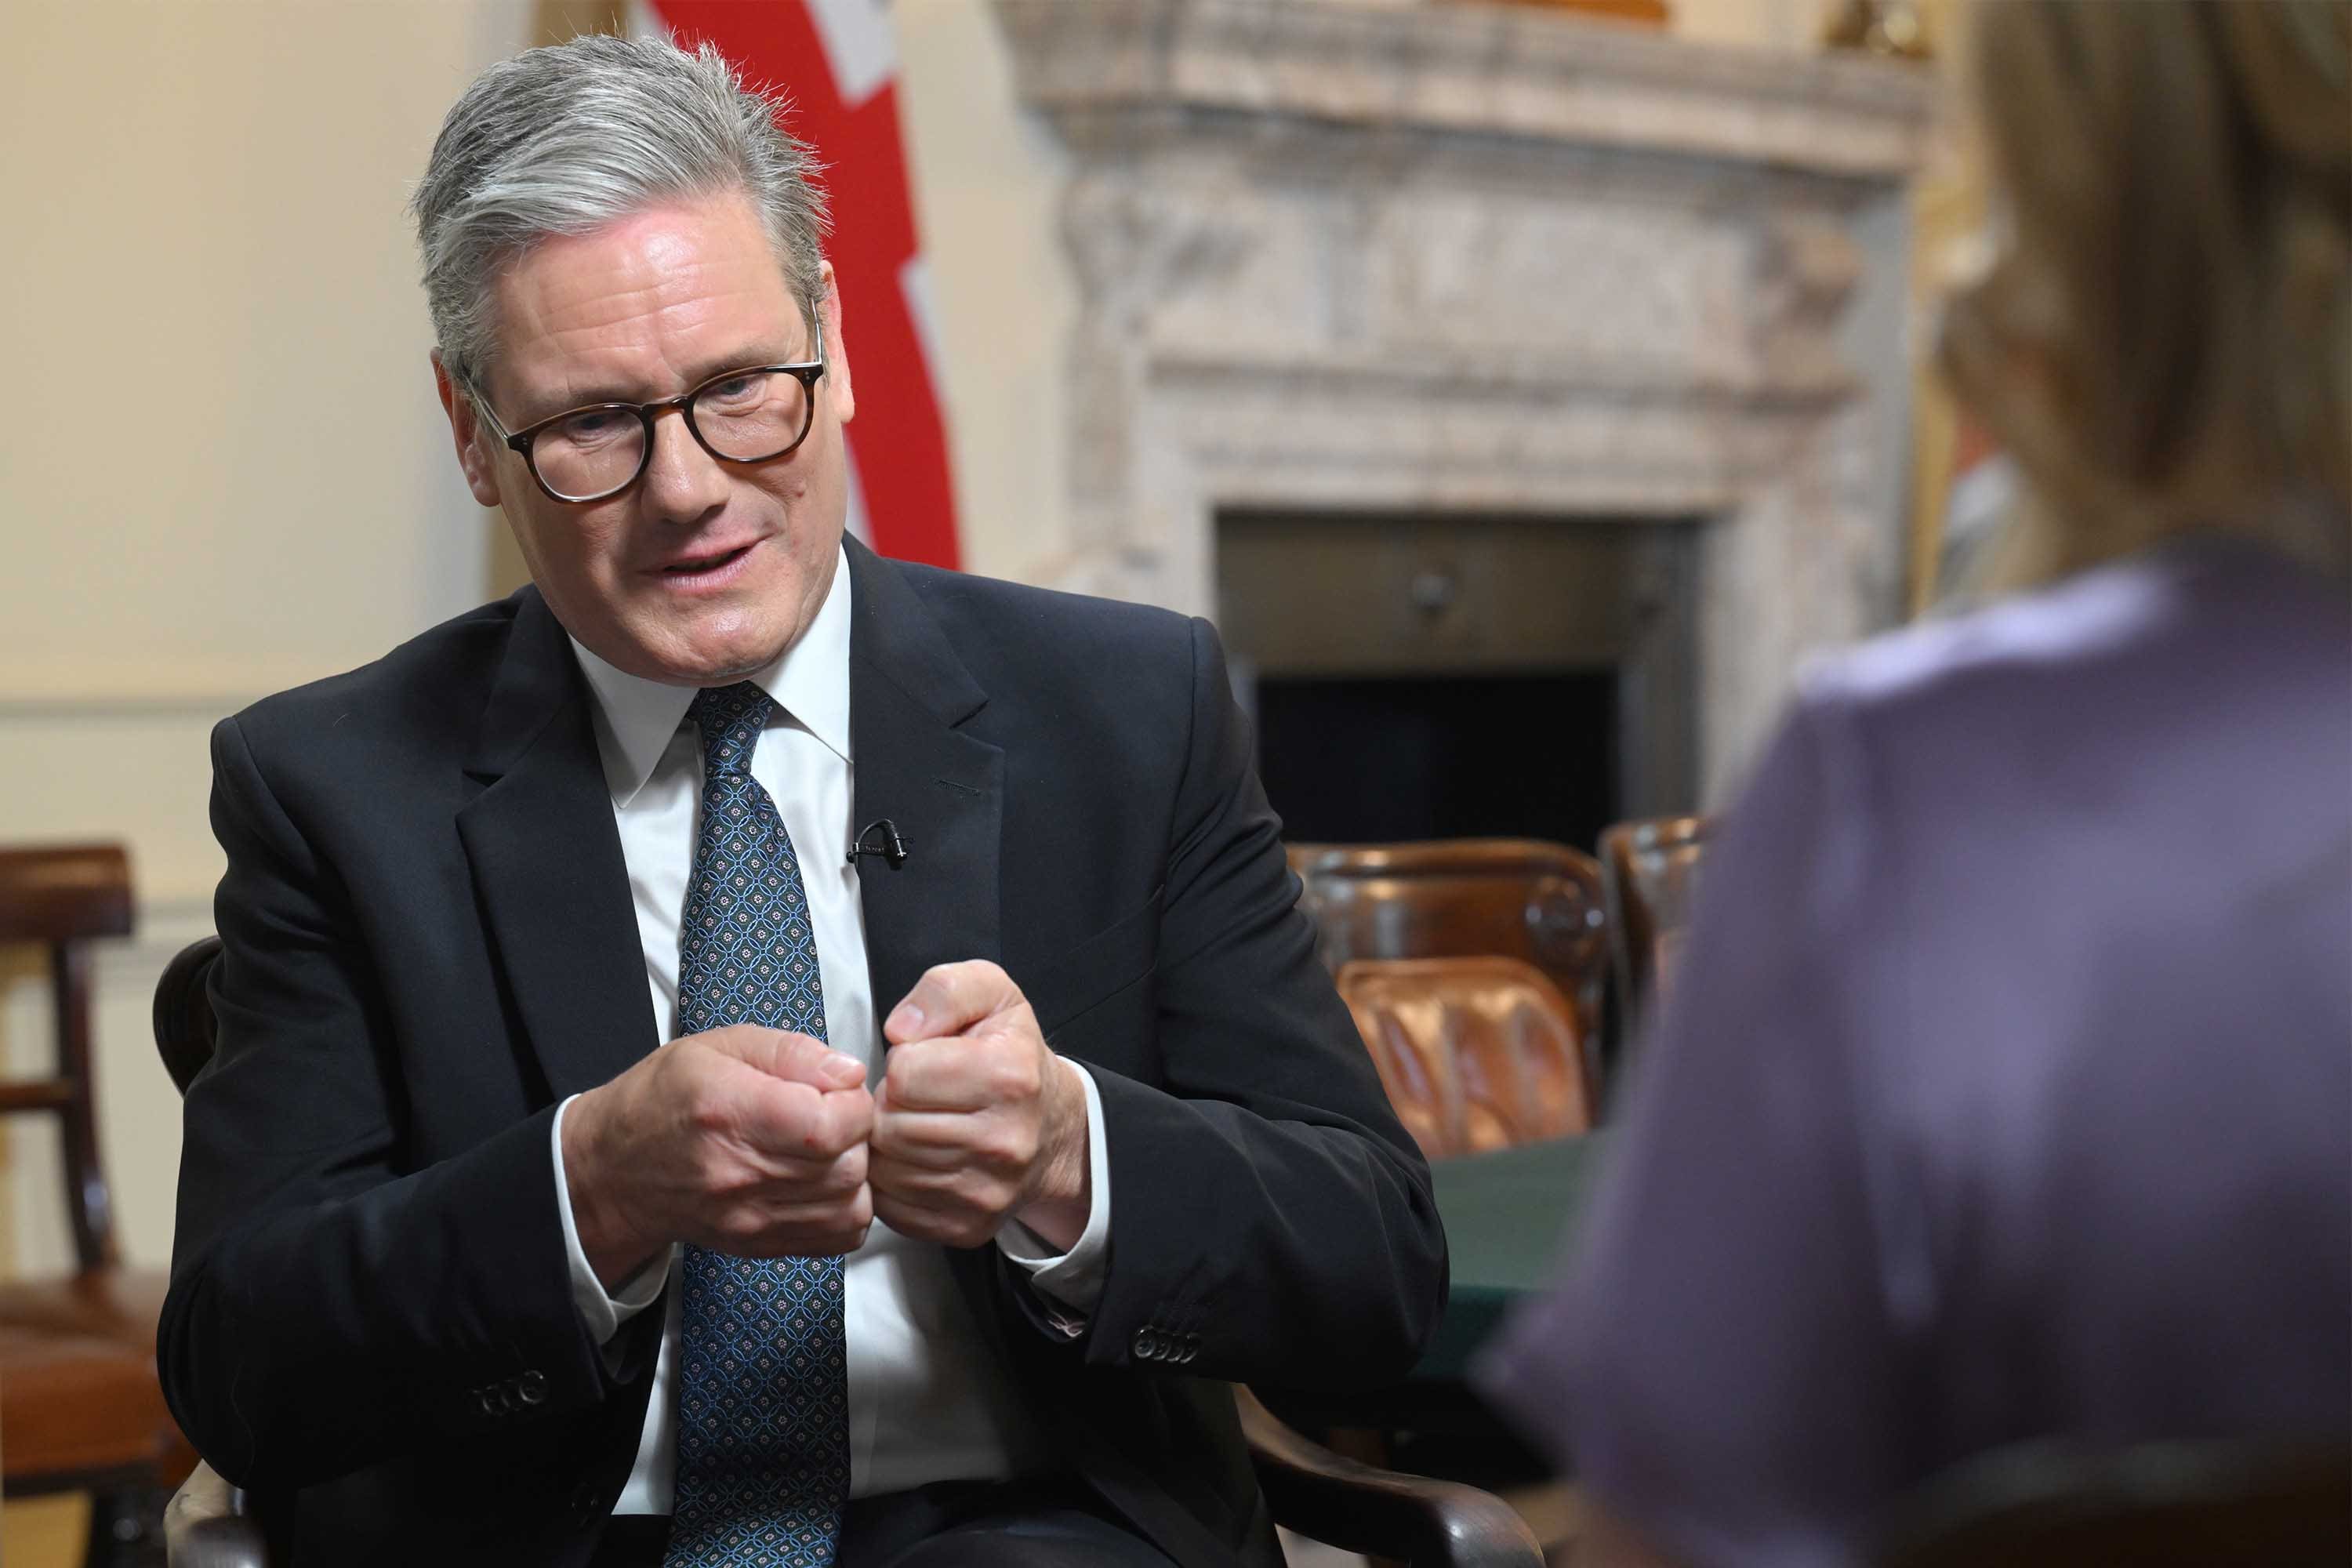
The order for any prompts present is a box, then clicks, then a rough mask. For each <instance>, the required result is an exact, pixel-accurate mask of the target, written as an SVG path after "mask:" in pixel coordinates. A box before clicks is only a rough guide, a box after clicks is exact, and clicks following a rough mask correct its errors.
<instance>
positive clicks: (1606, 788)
mask: <svg viewBox="0 0 2352 1568" xmlns="http://www.w3.org/2000/svg"><path fill="white" fill-rule="evenodd" d="M1616 707H1617V681H1616V678H1615V676H1614V674H1613V672H1612V671H1609V670H1570V671H1546V672H1538V673H1516V672H1515V673H1509V674H1493V675H1489V674H1479V673H1469V674H1456V675H1445V676H1412V675H1402V676H1362V677H1359V676H1340V677H1325V676H1304V677H1268V676H1265V675H1261V676H1260V677H1259V679H1258V682H1257V725H1258V734H1259V745H1258V774H1259V777H1260V778H1261V779H1262V780H1264V782H1265V793H1266V795H1267V798H1268V799H1269V800H1271V801H1272V802H1273V804H1274V808H1275V810H1276V811H1277V812H1279V813H1280V814H1281V816H1282V820H1283V828H1284V833H1285V835H1286V837H1289V838H1291V839H1293V840H1297V841H1301V842H1311V843H1321V844H1379V843H1390V842H1394V841H1397V840H1401V839H1412V838H1497V837H1508V838H1549V839H1554V840H1557V841H1559V842H1560V843H1563V844H1578V845H1590V844H1591V843H1592V842H1593V841H1594V840H1595V839H1597V838H1598V837H1600V835H1601V829H1602V828H1604V827H1606V826H1609V824H1610V823H1612V822H1613V821H1615V820H1616V818H1617V816H1618V815H1619V813H1618V801H1617V773H1618V768H1617V758H1616V754H1615V752H1616V731H1617V713H1616Z"/></svg>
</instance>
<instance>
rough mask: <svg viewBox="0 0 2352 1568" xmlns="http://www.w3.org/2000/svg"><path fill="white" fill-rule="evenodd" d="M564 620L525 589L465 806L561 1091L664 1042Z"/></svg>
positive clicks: (516, 972) (547, 1065)
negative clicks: (478, 786) (477, 785)
mask: <svg viewBox="0 0 2352 1568" xmlns="http://www.w3.org/2000/svg"><path fill="white" fill-rule="evenodd" d="M588 702H589V699H588V693H587V683H586V680H585V679H584V678H583V677H582V675H581V674H580V669H579V665H578V662H577V661H576V660H575V659H574V658H572V648H571V645H570V644H569V643H568V642H567V641H566V640H565V638H564V635H563V628H562V626H561V625H560V624H558V622H557V621H556V619H555V616H554V614H553V612H551V611H550V610H549V609H548V607H547V605H546V603H545V601H543V600H542V599H541V598H540V596H539V594H538V592H537V591H536V590H531V589H526V590H525V591H524V593H523V595H522V601H521V605H520V608H519V609H518V610H517V612H516V615H515V623H514V629H513V631H512V632H511V633H510V634H509V636H508V638H507V648H506V658H505V660H504V662H503V663H502V664H501V665H500V666H499V675H498V679H497V681H496V683H495V685H494V686H493V688H492V689H491V693H490V700H489V702H488V705H487V706H486V707H485V708H484V710H483V712H482V730H481V735H480V738H479V740H478V743H477V744H476V747H475V752H474V756H473V759H472V760H471V761H470V762H469V763H467V769H466V771H467V773H468V774H470V775H471V776H473V777H474V778H476V779H478V780H480V781H482V782H483V783H484V784H486V786H487V787H485V788H484V789H483V791H482V793H481V794H480V795H477V796H475V797H474V799H473V800H472V801H471V802H470V803H468V804H467V805H466V806H465V807H464V809H462V810H461V811H459V812H458V814H457V836H458V837H459V839H460V840H461V841H462V842H463V843H464V845H465V847H466V857H467V861H468V862H469V863H470V864H471V866H472V868H473V873H474V889H475V894H476V896H477V897H478V900H480V903H481V908H482V916H483V920H484V921H485V922H486V923H487V924H488V928H489V932H490V938H491V942H492V945H493V948H494V952H495V956H496V958H497V961H498V963H499V966H500V967H501V968H502V969H503V971H504V972H505V975H506V982H507V989H508V994H509V995H510V996H512V997H513V999H514V1006H515V1009H516V1011H517V1012H518V1013H519V1014H520V1016H521V1020H522V1026H523V1032H524V1034H525V1035H526V1036H527V1037H529V1038H530V1045H531V1047H532V1049H533V1051H534V1052H535V1053H536V1054H537V1056H538V1058H539V1064H540V1068H541V1070H542V1071H543V1072H544V1073H545V1074H546V1077H547V1082H548V1087H549V1088H550V1089H551V1090H552V1091H553V1093H554V1095H555V1097H556V1098H557V1099H559V1100H560V1099H562V1097H564V1096H566V1095H570V1094H576V1093H579V1092H581V1091H582V1090H584V1089H593V1088H595V1087H596V1086H597V1085H598V1084H601V1083H604V1082H605V1081H607V1080H608V1079H612V1078H613V1077H614V1075H616V1074H618V1073H620V1072H622V1071H623V1070H625V1068H628V1067H630V1066H631V1065H632V1064H634V1063H635V1061H636V1060H637V1059H638V1058H641V1057H643V1056H644V1055H645V1054H646V1052H648V1051H650V1050H652V1049H653V1048H654V1047H656V1046H657V1045H659V1044H660V1043H661V1042H660V1040H659V1038H658V1037H657V1036H656V1029H655V1025H654V1016H653V998H652V994H651V993H649V992H648V991H647V989H646V960H645V952H644V949H643V948H642V947H641V946H640V945H639V941H638V935H637V927H636V920H635V913H634V903H633V900H632V899H631V896H630V892H629V873H628V867H627V865H626V863H625V861H624V860H623V859H622V858H621V837H620V831H619V829H618V828H617V827H615V826H614V822H613V800H612V795H611V794H610V792H609V791H608V789H607V788H606V786H605V783H604V765H603V763H602V762H601V761H600V760H599V758H598V755H597V751H596V737H595V732H594V731H593V727H592V726H591V724H590V721H589V709H588Z"/></svg>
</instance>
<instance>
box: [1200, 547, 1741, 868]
mask: <svg viewBox="0 0 2352 1568" xmlns="http://www.w3.org/2000/svg"><path fill="white" fill-rule="evenodd" d="M1693 558H1694V540H1693V529H1692V527H1691V526H1690V525H1689V524H1687V523H1684V522H1675V521H1656V520H1648V519H1643V520H1618V519H1553V518H1528V517H1482V516H1464V515H1444V516H1437V517H1430V516H1364V515H1361V514H1341V513H1298V512H1283V513H1269V512H1247V511H1232V512H1227V513H1224V514H1222V515H1221V516H1220V517H1219V519H1218V553H1217V579H1218V600H1219V602H1218V617H1219V626H1220V630H1221V631H1222V633H1223V637H1224V639H1225V644H1226V647H1227V649H1228V651H1229V654H1230V655H1231V658H1232V664H1233V668H1234V686H1235V689H1236V691H1237V692H1238V693H1239V695H1240V697H1241V700H1242V701H1243V703H1244V707H1246V708H1247V709H1249V710H1250V711H1251V713H1252V716H1253V717H1254V718H1255V721H1256V725H1257V731H1258V769H1259V773H1260V776H1261V777H1262V778H1263V779H1264V780H1265V789H1266V795H1267V796H1268V798H1269V799H1270V800H1271V801H1272V802H1273V805H1274V807H1275V809H1276V811H1278V812H1279V813H1281V814H1282V818H1283V823H1284V833H1285V836H1286V837H1288V838H1290V839H1292V840H1293V841H1295V842H1313V843H1381V842H1393V841H1398V840H1405V839H1416V838H1452V837H1529V838H1549V839H1553V840H1556V841H1559V842H1562V843H1567V844H1573V845H1576V846H1578V847H1581V848H1584V849H1587V850H1590V849H1591V847H1592V846H1593V843H1594V840H1595V839H1596V838H1597V837H1599V836H1600V833H1601V829H1602V828H1603V827H1605V826H1608V825H1609V824H1610V823H1611V822H1613V821H1616V820H1618V819H1620V818H1622V817H1628V816H1658V815H1664V814H1666V813H1670V812H1676V811H1682V810H1686V809H1688V808H1689V805H1690V803H1691V800H1692V797H1693V795H1695V784H1696V777H1695V773H1694V769H1693V765H1692V763H1693V758H1692V745H1691V736H1692V730H1693V724H1692V711H1691V707H1692V646H1691V618H1692V603H1691V589H1692V572H1693V564H1694V559H1693Z"/></svg>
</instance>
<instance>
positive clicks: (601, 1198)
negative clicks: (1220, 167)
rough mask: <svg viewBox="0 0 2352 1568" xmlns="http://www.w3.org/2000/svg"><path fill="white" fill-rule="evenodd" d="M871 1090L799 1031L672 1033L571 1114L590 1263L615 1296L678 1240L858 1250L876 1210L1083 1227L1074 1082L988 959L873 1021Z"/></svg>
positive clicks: (958, 1232) (946, 1235)
mask: <svg viewBox="0 0 2352 1568" xmlns="http://www.w3.org/2000/svg"><path fill="white" fill-rule="evenodd" d="M882 1037H883V1039H884V1040H885V1041H886V1042H887V1047H888V1055H887V1058H885V1068H886V1070H885V1072H884V1075H883V1079H882V1082H881V1083H880V1085H879V1086H878V1087H877V1089H875V1090H874V1091H873V1092H872V1093H870V1094H869V1093H868V1092H867V1090H866V1068H865V1067H864V1065H863V1064H861V1063H860V1062H859V1061H858V1060H857V1059H856V1058H854V1057H848V1056H844V1055H842V1054H841V1053H840V1052H838V1051H834V1050H829V1049H827V1048H826V1047H824V1046H823V1045H820V1044H819V1043H818V1042H816V1041H815V1040H814V1039H811V1038H809V1037H807V1036H805V1035H796V1034H792V1033H789V1032H787V1031H785V1030H782V1029H767V1028H761V1027H760V1026H757V1025H751V1024H735V1025H730V1026H727V1027H725V1028H720V1029H713V1030H710V1031H709V1032H708V1033H706V1034H700V1035H688V1036H685V1037H681V1038H679V1039H677V1040H673V1041H672V1042H670V1044H669V1045H667V1046H666V1047H663V1048H662V1049H660V1050H658V1051H656V1052H654V1053H653V1054H652V1055H651V1056H649V1057H647V1058H646V1059H645V1060H643V1061H641V1062H639V1063H638V1064H637V1065H636V1066H635V1067H633V1068H630V1069H629V1070H628V1071H627V1072H625V1073H623V1074H621V1075H620V1076H619V1077H618V1078H616V1079H613V1080H612V1081H611V1082H610V1083H607V1084H604V1086H602V1087H601V1088H598V1089H592V1090H590V1091H589V1092H587V1093H585V1094H583V1095H582V1096H580V1097H579V1098H578V1099H577V1100H573V1101H572V1104H571V1106H570V1108H569V1109H568V1110H565V1112H564V1114H563V1148H562V1155H563V1170H564V1181H565V1184H566V1186H567V1187H568V1188H569V1191H570V1194H571V1199H572V1221H573V1224H574V1225H575V1226H576V1227H577V1229H578V1231H579V1236H580V1244H581V1249H582V1250H583V1252H584V1253H585V1254H586V1255H587V1258H588V1262H589V1266H590V1267H591V1268H593V1269H594V1270H595V1272H596V1277H597V1278H598V1279H600V1280H602V1281H603V1282H604V1286H605V1288H606V1289H615V1288H617V1287H618V1286H620V1285H621V1284H622V1283H624V1282H625V1281H626V1280H627V1279H630V1278H631V1277H632V1276H634V1275H635V1274H636V1273H637V1272H638V1271H640V1270H641V1269H643V1268H645V1266H646V1264H647V1263H649V1262H652V1261H653V1260H654V1259H656V1258H658V1257H659V1256H660V1255H661V1254H663V1253H664V1252H666V1251H667V1249H668V1247H669V1246H670V1244H671V1243H673V1242H678V1241H684V1242H690V1243H692V1244H694V1245H695V1246H698V1247H708V1248H709V1249H711V1250H713V1251H717V1252H724V1253H730V1254H733V1255H735V1256H737V1257H743V1258H782V1257H801V1258H820V1257H825V1256H828V1255H831V1254H834V1253H845V1252H854V1251H856V1249H857V1248H858V1247H860V1246H862V1245H863V1244H864V1242H865V1240H866V1229H867V1227H868V1226H870V1225H871V1224H872V1223H873V1221H875V1220H877V1219H879V1220H881V1221H882V1222H883V1223H884V1224H886V1225H887V1226H890V1228H891V1229H893V1230H895V1231H898V1233H899V1234H901V1235H903V1236H909V1237H919V1238H922V1239H924V1240H929V1241H939V1242H944V1243H946V1244H947V1245H949V1246H950V1247H977V1246H979V1245H981V1244H982V1242H985V1241H987V1240H989V1239H990V1238H991V1237H993V1236H995V1235H996V1233H997V1231H998V1229H999V1228H1000V1227H1001V1226H1003V1223H1004V1221H1005V1220H1006V1219H1008V1218H1018V1219H1020V1220H1021V1221H1022V1222H1023V1223H1024V1224H1025V1225H1027V1226H1029V1227H1030V1228H1031V1229H1032V1230H1034V1231H1035V1232H1036V1233H1037V1234H1038V1235H1039V1236H1040V1237H1043V1238H1044V1239H1045V1241H1046V1242H1048V1243H1049V1244H1051V1245H1053V1246H1055V1247H1060V1248H1062V1249H1064V1250H1067V1249H1068V1248H1069V1247H1071V1246H1073V1245H1075V1244H1076V1241H1077V1238H1078V1236H1079V1234H1080V1232H1081V1231H1083V1230H1084V1228H1085V1226H1086V1218H1087V1205H1088V1202H1089V1200H1090V1196H1091V1194H1089V1192H1088V1190H1087V1189H1088V1183H1087V1109H1086V1089H1085V1087H1084V1085H1083V1084H1082V1083H1081V1082H1080V1081H1079V1079H1078V1069H1077V1068H1074V1067H1072V1066H1071V1065H1070V1064H1069V1063H1068V1062H1066V1061H1064V1060H1063V1059H1062V1058H1059V1057H1057V1056H1055V1054H1054V1053H1053V1051H1052V1049H1051V1048H1050V1047H1047V1046H1046V1044H1045V1037H1044V1036H1043V1035H1042V1034H1041V1033H1039V1031H1038V1028H1037V1020H1036V1017H1035V1016H1034V1015H1033V1014H1032V1013H1031V1011H1030V1009H1029V1004H1028V1002H1027V1000H1026V999H1025V998H1024V997H1023V995H1022V994H1021V988H1020V987H1019V986H1017V985H1015V984H1013V978H1012V976H1010V975H1008V974H1006V973H1004V971H1003V970H1002V969H1000V968H998V967H997V966H996V965H995V964H993V963H986V962H978V961H976V962H972V963H950V964H942V965H940V967H938V968H935V969H933V970H931V971H930V972H929V973H926V974H925V975H924V976H923V978H922V979H921V980H920V981H919V983H918V984H916V986H915V988H914V989H913V990H912V991H910V992H908V994H907V997H906V1000H904V1001H902V1002H900V1003H899V1004H898V1006H897V1007H896V1008H895V1009H893V1010H892V1012H891V1014H890V1016H889V1017H888V1018H887V1019H886V1020H885V1021H884V1023H883V1026H882Z"/></svg>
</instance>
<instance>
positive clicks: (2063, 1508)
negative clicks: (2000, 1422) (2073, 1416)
mask: <svg viewBox="0 0 2352 1568" xmlns="http://www.w3.org/2000/svg"><path fill="white" fill-rule="evenodd" d="M1874 1562H1875V1563H1877V1564H1878V1568H1963V1565H1973V1564H1976V1563H2000V1564H2001V1565H2002V1568H2061V1565H2063V1568H2074V1565H2075V1564H2079V1563H2130V1564H2133V1565H2134V1568H2256V1565H2257V1564H2260V1565H2261V1568H2318V1565H2319V1564H2327V1565H2328V1568H2340V1565H2341V1564H2343V1563H2347V1562H2352V1446H2347V1445H2346V1444H2344V1443H2342V1442H2341V1441H2336V1442H2323V1443H2317V1444H2313V1443H2300V1442H2274V1441H2268V1440H2253V1439H2232V1440H2224V1441H2214V1442H2203V1443H2156V1444H2146V1445H2140V1446H2136V1447H2126V1448H2122V1449H2116V1450H2108V1451H2105V1452H2097V1451H2084V1450H2078V1449H2075V1448H2073V1447H2069V1446H2066V1445H2062V1444H2056V1443H2050V1442H2042V1443H2034V1444H2029V1445H2025V1446H2022V1447H2014V1448H2004V1449H2000V1450H1997V1451H1996V1452H1994V1453H1991V1454H1989V1455H1985V1456H1983V1457H1981V1458H1976V1459H1971V1460H1969V1461H1967V1462H1966V1463H1964V1464H1962V1465H1960V1466H1958V1467H1956V1468H1954V1469H1953V1470H1951V1471H1950V1472H1949V1473H1948V1474H1946V1475H1944V1476H1941V1477H1938V1478H1937V1479H1935V1480H1934V1481H1932V1482H1930V1483H1929V1484H1928V1485H1927V1487H1925V1488H1924V1489H1921V1490H1920V1491H1919V1492H1918V1493H1917V1494H1916V1495H1915V1496H1913V1497H1910V1498H1907V1499H1906V1500H1904V1501H1903V1502H1902V1503H1901V1504H1899V1505H1898V1506H1897V1507H1896V1508H1895V1510H1893V1511H1892V1512H1891V1514H1890V1516H1889V1520H1888V1523H1887V1527H1886V1529H1885V1532H1884V1537H1883V1542H1882V1544H1881V1547H1880V1549H1879V1551H1878V1552H1877V1553H1876V1555H1875V1557H1874Z"/></svg>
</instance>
